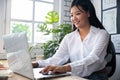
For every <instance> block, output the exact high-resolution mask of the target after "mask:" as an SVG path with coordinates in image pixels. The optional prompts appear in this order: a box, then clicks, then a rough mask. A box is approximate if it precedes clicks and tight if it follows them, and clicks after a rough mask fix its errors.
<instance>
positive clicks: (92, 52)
mask: <svg viewBox="0 0 120 80" xmlns="http://www.w3.org/2000/svg"><path fill="white" fill-rule="evenodd" d="M70 13H71V21H72V23H73V26H74V31H73V32H71V33H69V34H67V35H66V36H65V37H64V39H63V40H62V42H61V44H60V47H59V49H58V50H57V52H56V53H55V55H54V56H53V57H51V58H49V59H47V60H42V61H39V62H37V63H33V67H45V68H44V69H43V70H42V71H41V72H42V73H48V72H49V71H52V74H54V73H56V72H59V73H65V72H72V75H76V76H80V77H85V78H88V79H92V80H107V75H106V71H105V66H106V60H105V55H106V54H107V53H106V49H107V46H108V41H109V34H108V33H107V31H106V30H105V28H104V27H103V25H102V24H101V23H100V21H99V20H98V18H97V17H96V14H95V9H94V6H93V4H92V3H91V2H90V0H73V2H72V4H71V9H70ZM69 59H70V61H71V62H70V63H68V64H65V65H64V63H66V62H67V61H68V60H69Z"/></svg>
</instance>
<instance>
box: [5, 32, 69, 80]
mask: <svg viewBox="0 0 120 80" xmlns="http://www.w3.org/2000/svg"><path fill="white" fill-rule="evenodd" d="M3 40H4V48H5V50H6V52H7V60H8V65H9V68H10V70H11V71H12V72H15V73H17V74H20V75H22V76H25V77H27V78H29V79H32V80H33V79H36V80H38V79H43V78H51V77H58V76H66V75H70V74H71V73H69V72H68V73H63V74H54V75H53V74H52V75H43V74H42V73H39V72H40V71H41V70H42V69H43V68H32V64H31V62H32V61H31V56H30V53H29V51H28V48H29V46H28V42H27V37H26V33H25V32H21V33H14V34H8V35H5V36H3Z"/></svg>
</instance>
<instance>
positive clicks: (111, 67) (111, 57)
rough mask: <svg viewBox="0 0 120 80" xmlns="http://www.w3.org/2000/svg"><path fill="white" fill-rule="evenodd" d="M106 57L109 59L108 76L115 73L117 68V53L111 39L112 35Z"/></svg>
mask: <svg viewBox="0 0 120 80" xmlns="http://www.w3.org/2000/svg"><path fill="white" fill-rule="evenodd" d="M105 58H106V60H107V65H106V69H107V72H108V73H107V74H108V77H111V76H112V75H113V74H114V72H115V69H116V54H115V48H114V44H113V43H112V41H111V37H110V40H109V44H108V48H107V55H106V57H105Z"/></svg>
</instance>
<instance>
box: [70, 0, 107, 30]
mask: <svg viewBox="0 0 120 80" xmlns="http://www.w3.org/2000/svg"><path fill="white" fill-rule="evenodd" d="M73 6H76V7H77V8H78V9H80V8H79V7H81V8H82V9H83V10H85V11H86V12H89V14H90V17H89V22H90V25H93V26H95V27H97V28H100V29H105V28H104V26H103V25H102V23H101V22H100V21H99V19H98V18H97V16H96V12H95V8H94V6H93V4H92V3H91V1H90V0H73V2H72V4H71V8H72V7H73ZM75 29H76V27H75V25H73V30H75Z"/></svg>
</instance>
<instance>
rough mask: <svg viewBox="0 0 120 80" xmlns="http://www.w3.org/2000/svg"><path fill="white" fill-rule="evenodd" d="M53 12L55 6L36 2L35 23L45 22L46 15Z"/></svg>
mask: <svg viewBox="0 0 120 80" xmlns="http://www.w3.org/2000/svg"><path fill="white" fill-rule="evenodd" d="M51 10H53V4H48V3H43V2H36V3H35V21H42V22H43V21H45V15H47V13H48V11H51Z"/></svg>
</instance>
